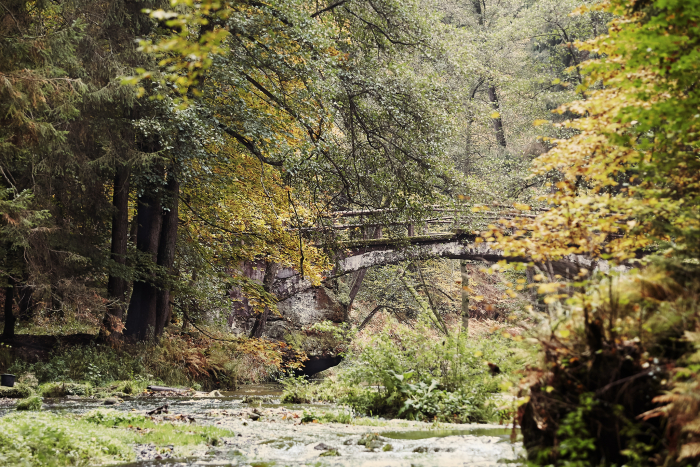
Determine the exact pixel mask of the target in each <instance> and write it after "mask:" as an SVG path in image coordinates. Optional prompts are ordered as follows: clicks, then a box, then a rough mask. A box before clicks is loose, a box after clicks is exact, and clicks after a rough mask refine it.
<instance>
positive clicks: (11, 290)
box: [2, 278, 17, 339]
mask: <svg viewBox="0 0 700 467" xmlns="http://www.w3.org/2000/svg"><path fill="white" fill-rule="evenodd" d="M14 296H15V281H14V279H12V278H10V285H8V286H7V287H5V309H4V312H5V327H4V328H3V330H2V337H3V338H5V339H12V338H13V337H15V321H16V320H17V319H16V318H15V315H14V313H13V312H12V305H13V301H14Z"/></svg>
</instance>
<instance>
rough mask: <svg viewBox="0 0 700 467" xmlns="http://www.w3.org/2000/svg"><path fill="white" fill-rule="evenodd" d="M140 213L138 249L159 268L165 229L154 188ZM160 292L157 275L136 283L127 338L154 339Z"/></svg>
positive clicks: (158, 199)
mask: <svg viewBox="0 0 700 467" xmlns="http://www.w3.org/2000/svg"><path fill="white" fill-rule="evenodd" d="M137 209H138V210H137V214H136V219H137V221H138V224H139V226H138V233H137V235H136V248H137V249H138V250H139V251H140V252H142V253H146V254H147V255H149V257H150V261H152V262H153V263H154V264H155V263H156V260H157V255H158V243H159V241H160V231H161V228H162V225H163V209H162V207H161V199H160V193H159V192H157V191H155V190H153V189H152V188H151V189H150V190H148V191H146V193H144V194H143V196H142V197H141V199H140V200H139V204H138V208H137ZM142 274H143V271H142ZM157 291H158V289H157V288H156V284H155V277H154V275H153V274H150V277H147V276H142V277H141V278H140V279H139V280H137V281H135V282H134V290H133V291H132V293H131V301H130V302H129V312H128V314H127V316H126V329H125V330H124V335H125V336H128V337H131V338H134V339H136V340H140V341H143V340H147V339H149V338H152V337H153V335H154V333H155V329H156V298H157Z"/></svg>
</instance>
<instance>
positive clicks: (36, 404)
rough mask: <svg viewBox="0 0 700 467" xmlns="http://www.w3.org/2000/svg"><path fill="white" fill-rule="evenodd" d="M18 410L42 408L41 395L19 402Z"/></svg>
mask: <svg viewBox="0 0 700 467" xmlns="http://www.w3.org/2000/svg"><path fill="white" fill-rule="evenodd" d="M15 408H16V409H17V410H34V411H36V410H41V397H39V396H30V397H27V398H26V399H22V400H21V401H19V402H17V406H16V407H15Z"/></svg>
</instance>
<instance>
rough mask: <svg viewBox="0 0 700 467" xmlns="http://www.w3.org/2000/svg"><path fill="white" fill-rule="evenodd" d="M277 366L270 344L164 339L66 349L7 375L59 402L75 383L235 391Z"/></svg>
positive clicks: (278, 357)
mask: <svg viewBox="0 0 700 467" xmlns="http://www.w3.org/2000/svg"><path fill="white" fill-rule="evenodd" d="M211 332H214V333H216V331H214V330H212V331H211ZM217 336H221V337H222V338H223V337H226V336H227V334H224V333H221V334H217ZM215 337H216V336H215ZM289 363H292V364H293V363H294V361H293V360H292V361H290V362H289ZM282 366H283V363H282V354H281V348H280V346H279V345H277V344H274V343H269V342H263V341H258V340H254V339H253V340H246V339H240V340H234V339H231V338H230V337H229V338H227V339H224V340H223V341H216V340H209V339H208V338H204V337H200V338H192V337H190V336H188V335H179V334H178V335H173V334H170V333H166V335H165V336H164V337H163V339H161V341H160V343H159V344H157V345H156V344H139V345H134V346H123V347H121V348H119V349H115V348H113V347H110V346H109V345H94V344H90V345H85V346H79V345H78V346H72V347H65V348H61V349H60V350H57V351H54V352H52V353H51V355H50V358H49V359H48V360H46V361H39V362H36V363H27V362H26V361H23V360H20V359H16V360H15V361H14V362H13V363H12V364H11V365H10V368H9V371H13V372H15V373H16V374H19V375H25V374H29V373H31V374H33V375H35V377H36V378H37V379H38V382H40V383H51V384H49V385H47V386H44V390H46V391H49V392H50V393H51V394H54V395H52V396H48V397H62V396H64V395H68V394H72V392H67V393H64V392H65V391H64V390H63V389H62V388H63V387H66V388H72V387H78V386H80V385H77V384H75V383H84V387H101V386H107V385H111V386H115V387H114V388H112V389H114V390H116V391H118V392H123V393H125V394H130V393H136V392H140V391H142V390H143V389H144V388H145V386H146V385H147V384H148V383H149V382H159V383H161V384H166V385H170V386H187V387H189V386H192V385H193V384H195V383H198V384H200V388H204V389H208V390H212V389H226V388H235V387H236V386H237V385H238V384H241V383H244V382H261V381H266V380H269V379H271V378H273V377H274V376H275V375H276V374H277V373H278V372H279V371H280V370H281V369H282ZM115 382H116V383H115ZM49 387H50V388H51V389H48V388H49ZM81 387H82V386H81ZM70 391H72V389H71V390H70ZM80 395H83V394H80ZM22 397H26V396H22Z"/></svg>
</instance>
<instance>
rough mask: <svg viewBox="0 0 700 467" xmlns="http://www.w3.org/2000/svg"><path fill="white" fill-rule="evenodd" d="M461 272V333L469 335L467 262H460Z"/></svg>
mask: <svg viewBox="0 0 700 467" xmlns="http://www.w3.org/2000/svg"><path fill="white" fill-rule="evenodd" d="M459 272H460V274H461V276H462V329H461V330H460V332H464V333H467V335H468V333H469V269H467V262H466V261H465V260H461V261H460V262H459Z"/></svg>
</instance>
